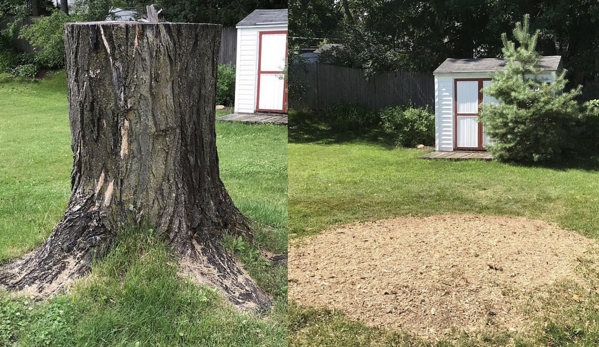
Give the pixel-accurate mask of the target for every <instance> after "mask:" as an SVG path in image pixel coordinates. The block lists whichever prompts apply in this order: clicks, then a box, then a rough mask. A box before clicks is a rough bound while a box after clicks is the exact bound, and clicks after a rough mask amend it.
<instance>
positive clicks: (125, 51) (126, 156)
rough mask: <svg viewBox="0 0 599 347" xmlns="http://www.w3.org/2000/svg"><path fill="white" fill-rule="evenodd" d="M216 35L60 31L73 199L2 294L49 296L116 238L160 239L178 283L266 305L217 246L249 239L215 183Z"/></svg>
mask: <svg viewBox="0 0 599 347" xmlns="http://www.w3.org/2000/svg"><path fill="white" fill-rule="evenodd" d="M220 33H221V27H220V26H218V25H209V24H173V23H160V24H147V23H131V22H126V23H124V22H123V23H106V22H97V23H76V24H75V23H74V24H67V25H66V27H65V46H66V52H67V56H66V66H67V76H68V77H67V78H68V86H69V95H68V97H69V119H70V126H71V135H72V145H71V147H72V150H73V157H74V159H73V160H74V164H73V170H72V173H71V186H72V187H71V197H70V200H69V203H68V206H67V210H66V212H65V214H64V217H63V219H62V220H61V221H60V223H59V224H58V225H57V226H56V228H55V229H54V231H53V232H52V234H51V235H50V236H49V238H48V239H47V240H46V241H45V243H44V244H43V245H42V246H41V247H40V248H39V249H37V250H36V251H34V252H32V253H31V254H29V255H27V256H25V257H24V258H22V259H20V260H18V261H16V262H14V263H12V264H9V265H8V266H5V267H4V268H3V269H1V270H0V286H1V285H3V286H5V287H6V288H8V289H11V290H22V289H24V288H26V287H28V288H34V289H35V290H36V291H37V292H40V293H49V292H54V291H56V290H60V289H61V288H63V287H64V286H65V285H66V284H67V283H68V282H69V281H70V280H71V279H74V278H77V277H80V276H82V275H84V274H86V273H88V272H89V271H90V262H91V260H92V258H94V257H101V256H103V255H105V254H106V252H107V251H108V250H109V249H110V247H111V245H112V244H113V242H114V240H115V237H116V236H117V234H118V233H119V232H120V231H121V230H123V228H125V227H128V226H133V225H144V226H146V227H148V228H152V229H153V230H154V231H155V232H158V233H160V234H161V235H163V236H164V237H165V239H166V240H168V243H169V245H170V246H171V247H172V248H173V249H174V250H175V251H176V252H177V254H178V255H179V256H180V257H181V264H183V271H184V273H187V274H191V275H192V276H194V277H195V278H196V279H197V280H198V281H199V282H201V283H204V284H208V285H211V286H214V287H216V288H218V289H220V290H221V291H222V292H223V293H224V294H225V295H226V296H227V297H228V298H229V300H230V301H231V302H232V303H233V304H234V305H236V306H237V307H239V308H242V309H254V308H255V309H265V308H267V307H268V306H269V305H270V299H269V298H268V296H267V295H266V294H264V293H263V292H262V291H261V290H260V289H259V288H258V287H257V286H256V285H255V284H254V283H253V281H252V280H251V279H250V278H249V277H248V276H247V275H246V273H245V272H244V271H243V270H242V268H241V267H240V266H239V265H238V264H237V263H236V262H235V260H234V258H233V257H231V256H230V255H229V254H228V253H227V252H226V250H224V249H223V247H222V246H221V245H220V243H219V241H220V240H221V237H222V235H223V234H224V233H231V234H233V235H243V236H244V237H251V231H250V229H249V227H248V223H247V221H246V219H245V218H244V216H243V215H242V214H241V213H240V212H239V211H238V210H237V209H236V208H235V206H234V205H233V202H232V200H231V198H230V197H229V195H228V193H227V191H226V190H225V187H224V185H223V183H222V181H221V179H220V176H219V167H218V156H217V151H216V134H215V127H214V122H215V102H216V96H215V89H216V73H217V58H218V57H217V55H218V51H219V45H220V35H221V34H220Z"/></svg>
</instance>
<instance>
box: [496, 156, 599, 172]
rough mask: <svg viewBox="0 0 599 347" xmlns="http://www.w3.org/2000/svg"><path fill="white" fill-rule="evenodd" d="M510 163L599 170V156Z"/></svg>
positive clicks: (524, 165) (517, 165) (561, 168)
mask: <svg viewBox="0 0 599 347" xmlns="http://www.w3.org/2000/svg"><path fill="white" fill-rule="evenodd" d="M507 164H508V165H512V166H516V167H526V168H543V169H550V170H555V171H564V172H565V171H568V170H584V171H599V156H586V157H582V156H579V157H572V158H571V159H568V160H565V161H562V162H556V163H551V162H549V163H507Z"/></svg>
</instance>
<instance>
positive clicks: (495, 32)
mask: <svg viewBox="0 0 599 347" xmlns="http://www.w3.org/2000/svg"><path fill="white" fill-rule="evenodd" d="M290 11H291V16H290V28H292V33H291V35H292V36H294V37H310V36H318V37H327V38H328V39H329V41H332V42H335V43H341V44H343V47H344V49H343V50H342V51H341V50H340V51H339V52H336V53H338V54H337V57H338V61H337V63H339V64H342V65H346V66H354V67H360V68H364V69H370V70H372V71H374V72H376V71H381V70H411V71H432V70H434V69H435V68H436V67H437V66H438V65H439V64H440V63H441V62H443V60H444V59H445V58H447V57H452V58H477V57H497V56H501V55H502V51H501V49H502V42H501V39H500V37H501V33H504V32H508V31H510V30H511V28H513V27H514V25H515V23H516V22H517V21H518V20H520V19H521V18H522V16H523V15H524V14H525V13H530V14H531V18H530V20H531V28H532V29H534V30H537V29H538V30H539V38H538V41H539V42H538V45H537V49H538V50H539V53H540V54H542V55H562V56H563V57H564V62H565V67H566V68H567V69H568V70H569V71H570V72H571V74H572V76H571V77H570V79H573V80H574V82H575V83H577V84H578V83H581V82H582V81H583V80H584V78H585V77H590V76H594V75H596V74H597V72H599V71H598V70H599V69H598V67H597V66H596V65H597V64H596V62H595V60H596V56H597V54H596V50H597V49H598V48H599V25H598V24H599V23H598V22H597V21H598V19H599V3H597V2H596V1H592V0H555V1H542V0H530V1H520V0H486V1H480V0H433V1H413V0H343V1H328V0H314V1H305V0H295V1H293V2H292V3H291V4H290ZM296 14H297V15H296ZM324 19H327V21H325V20H324ZM383 53H384V54H383Z"/></svg>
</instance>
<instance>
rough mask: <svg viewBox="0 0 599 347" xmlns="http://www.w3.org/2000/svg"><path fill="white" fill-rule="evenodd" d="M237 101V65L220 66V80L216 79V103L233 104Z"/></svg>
mask: <svg viewBox="0 0 599 347" xmlns="http://www.w3.org/2000/svg"><path fill="white" fill-rule="evenodd" d="M234 102H235V67H234V66H231V65H219V66H218V80H217V81H216V103H217V104H218V105H224V106H229V107H230V106H233V103H234Z"/></svg>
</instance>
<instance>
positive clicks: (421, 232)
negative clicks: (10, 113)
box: [289, 215, 597, 339]
mask: <svg viewBox="0 0 599 347" xmlns="http://www.w3.org/2000/svg"><path fill="white" fill-rule="evenodd" d="M580 257H587V258H588V257H591V258H594V259H595V260H596V258H597V244H596V242H595V241H593V240H590V239H587V238H585V237H583V236H581V235H579V234H577V233H574V232H570V231H566V230H562V229H560V228H558V227H556V226H554V225H552V224H549V223H545V222H541V221H534V220H528V219H525V218H513V217H489V216H485V217H483V216H473V215H441V216H433V217H426V218H416V217H407V218H398V219H392V220H382V221H376V222H369V223H356V224H350V225H346V226H340V227H337V228H334V229H332V230H329V231H326V232H323V233H321V234H319V235H317V236H314V237H311V238H306V239H302V240H301V243H300V244H299V245H297V246H296V245H292V246H291V247H290V249H289V258H290V260H289V298H290V299H291V300H294V301H296V302H298V303H299V304H301V305H307V306H315V307H329V308H334V309H339V310H341V311H343V312H344V313H345V314H346V315H347V316H348V317H349V318H350V319H355V320H357V321H360V322H363V323H364V324H366V325H368V326H375V327H383V328H387V329H392V330H393V329H398V330H402V331H404V332H407V333H410V334H413V335H416V336H419V337H422V338H425V339H428V338H430V339H438V338H442V337H443V336H445V335H447V334H449V333H450V332H451V331H452V329H454V331H455V329H457V330H458V331H465V332H468V333H487V332H498V331H505V332H510V333H515V332H523V331H527V330H528V329H529V328H530V327H531V325H532V324H533V322H532V321H531V319H530V312H528V313H525V312H526V310H525V307H529V306H530V305H529V303H530V300H532V298H535V297H539V295H541V296H542V294H543V292H544V291H549V290H550V288H551V286H552V285H554V284H556V283H558V282H560V281H563V280H567V281H574V282H575V283H578V284H581V285H584V282H585V280H584V278H583V276H581V275H580V274H579V273H578V272H577V271H576V270H575V269H576V268H577V266H578V265H579V264H580V261H579V259H580ZM595 260H593V261H595ZM527 305H528V306H527ZM533 314H534V313H533Z"/></svg>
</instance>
